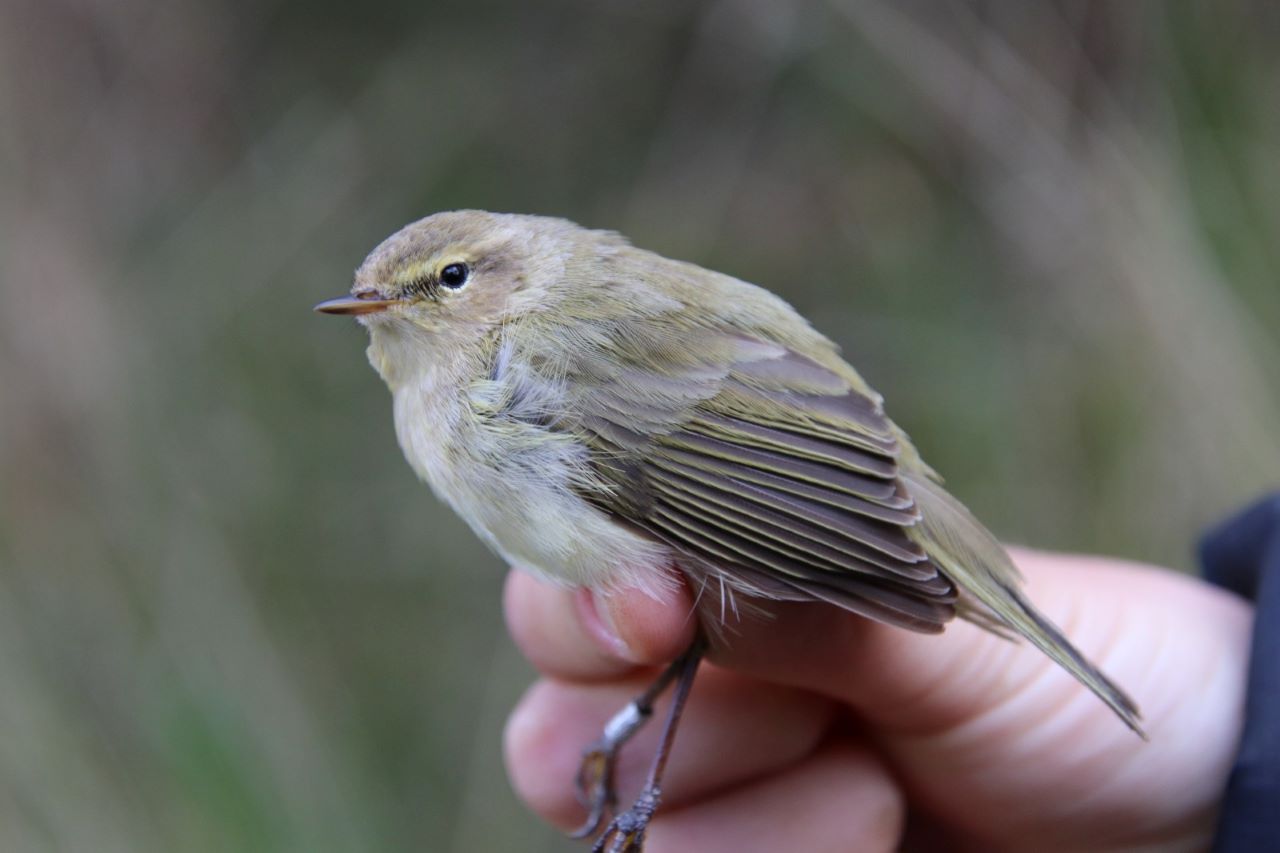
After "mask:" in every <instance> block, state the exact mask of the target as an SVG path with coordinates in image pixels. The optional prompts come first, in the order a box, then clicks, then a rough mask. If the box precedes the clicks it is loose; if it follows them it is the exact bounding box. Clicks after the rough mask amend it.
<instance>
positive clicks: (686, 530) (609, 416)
mask: <svg viewBox="0 0 1280 853" xmlns="http://www.w3.org/2000/svg"><path fill="white" fill-rule="evenodd" d="M316 310H317V311H321V312H324V313H327V314H342V315H351V316H354V317H356V318H357V319H358V320H359V322H360V323H362V324H363V325H364V326H365V327H366V328H367V329H368V330H369V337H370V343H369V349H368V356H369V361H370V362H371V363H372V365H373V367H374V369H375V370H377V372H378V373H379V374H380V375H381V376H382V378H383V380H385V381H386V383H387V386H388V387H389V388H390V390H391V394H392V398H393V401H394V406H393V408H394V413H395V427H396V435H397V437H398V439H399V442H400V446H401V448H402V449H403V450H404V454H405V457H406V458H407V459H408V461H409V464H410V465H411V466H413V469H414V470H415V471H416V472H417V473H418V475H419V476H420V477H421V478H422V479H424V480H426V482H427V483H429V484H430V486H431V488H432V489H433V490H434V491H435V493H436V495H438V496H439V497H440V498H441V499H442V500H444V501H445V502H446V503H448V504H449V505H450V506H451V507H453V509H454V510H455V511H456V512H457V513H458V514H459V515H460V516H462V518H464V519H465V520H466V521H467V522H468V523H469V524H470V525H471V527H472V529H474V530H475V532H476V533H477V534H478V535H479V536H480V538H481V539H483V540H484V541H485V542H486V543H487V544H488V545H489V546H490V547H491V548H492V549H493V550H494V551H496V552H497V553H498V554H499V555H501V556H502V557H503V558H504V559H505V560H507V561H508V562H509V563H511V564H513V565H516V566H520V567H523V568H525V569H528V570H530V571H532V572H534V573H535V574H537V575H538V576H540V577H543V578H545V579H548V580H551V581H554V582H556V583H559V584H562V585H567V586H571V587H587V588H590V589H592V590H595V591H598V592H601V593H605V594H607V593H608V592H609V591H611V590H619V589H624V588H639V589H642V590H649V591H654V590H658V589H661V588H662V587H664V586H666V585H669V584H672V583H675V582H676V580H677V578H676V576H675V575H674V574H673V572H676V571H678V572H681V573H683V575H684V576H685V578H687V579H688V582H689V583H690V584H691V585H692V587H693V588H694V589H695V590H700V591H701V593H702V594H700V595H699V602H700V604H699V607H700V621H701V624H702V630H701V631H700V633H699V639H698V640H696V641H695V642H694V644H693V646H691V647H690V649H689V650H688V651H687V652H685V653H684V654H683V655H682V656H681V657H680V658H679V659H678V660H676V661H674V662H673V663H672V664H671V666H670V667H668V668H667V669H666V670H665V671H664V672H663V673H662V675H661V676H660V677H659V678H658V680H657V681H656V682H655V683H654V684H653V686H652V687H651V688H650V689H649V690H646V691H645V692H644V693H643V694H641V695H640V696H638V697H637V698H636V699H635V700H634V701H633V702H632V703H630V704H629V705H628V706H627V707H626V708H624V709H622V711H620V712H619V713H618V715H617V716H616V717H615V718H614V719H613V720H611V721H610V722H609V724H608V725H607V726H606V727H605V731H604V734H603V735H602V737H601V738H600V740H599V741H597V742H596V743H595V744H593V745H591V746H590V747H589V748H588V749H587V750H586V752H585V753H584V758H583V763H582V768H581V770H580V772H579V775H578V779H577V785H578V789H579V795H580V797H581V799H582V800H583V802H584V804H585V805H586V806H587V807H588V809H589V811H590V815H589V817H588V820H587V821H586V824H585V825H584V826H583V827H582V829H581V830H580V831H579V832H578V833H576V835H578V836H580V837H585V836H588V835H594V834H596V833H597V832H599V831H600V828H601V827H602V826H605V820H606V819H607V818H609V817H610V814H611V813H612V812H614V811H616V809H615V805H616V795H615V792H614V787H613V768H614V763H615V760H616V756H617V753H618V751H619V749H620V748H621V746H622V744H623V743H624V742H625V741H626V740H627V739H628V738H629V737H631V735H632V734H634V732H635V731H636V730H637V729H638V728H640V726H641V725H642V724H643V723H644V722H645V720H647V719H648V718H649V716H650V715H651V714H652V711H653V704H654V701H655V699H656V698H657V697H658V696H659V695H660V694H661V693H662V692H663V691H664V690H665V689H666V688H667V687H668V686H670V685H671V684H672V683H673V682H674V683H675V688H674V698H673V701H672V706H671V711H670V712H669V715H668V717H667V721H666V726H665V729H664V733H663V738H662V741H661V746H660V748H659V751H658V754H657V755H656V756H655V758H654V761H653V765H652V767H651V769H650V773H649V778H648V780H647V782H646V785H645V789H644V791H643V792H642V793H641V795H640V797H639V798H638V799H637V800H636V801H635V803H634V804H633V805H632V806H631V807H630V808H629V809H627V810H626V811H624V812H622V813H621V814H617V815H616V816H613V817H612V819H611V820H610V822H609V823H608V825H607V826H605V829H604V831H603V833H602V834H600V835H599V838H598V840H597V842H596V848H595V849H596V850H598V851H603V850H605V849H606V847H607V849H608V850H610V851H638V850H640V849H641V847H642V845H643V842H644V835H645V828H646V826H647V825H648V822H649V819H650V818H651V817H652V815H653V813H654V810H655V809H657V807H658V804H659V801H660V798H661V777H662V771H663V768H664V766H665V762H666V757H667V754H668V753H669V751H670V749H671V745H672V742H673V740H674V737H675V732H676V727H677V725H678V722H679V718H680V711H681V709H682V707H683V704H684V700H685V697H686V696H687V695H688V691H689V688H690V686H691V684H692V682H693V679H694V675H695V674H696V671H697V667H698V663H699V660H700V658H701V656H702V654H703V651H704V649H705V646H706V639H705V638H706V637H707V635H708V633H711V634H715V633H717V632H718V631H719V630H720V628H721V627H722V621H723V620H724V619H726V618H728V617H727V615H726V614H727V613H728V612H737V609H738V607H739V605H740V604H744V605H748V606H749V605H750V604H751V602H760V601H761V600H764V601H770V600H774V601H778V600H787V601H812V602H818V603H822V604H825V605H828V606H835V607H840V608H843V609H845V610H848V611H851V612H853V613H856V614H859V615H861V616H865V617H869V618H871V619H876V620H880V621H882V622H886V623H889V624H891V625H896V626H899V627H902V628H906V629H910V630H913V631H923V632H935V633H936V632H940V631H942V629H943V627H944V626H945V625H946V623H947V622H948V621H950V620H951V619H953V618H955V617H957V616H958V617H960V618H962V619H966V620H969V621H971V622H974V623H976V624H978V625H979V626H981V627H983V628H986V629H988V630H990V631H993V632H995V633H998V634H1000V635H1003V636H1005V637H1009V638H1017V637H1021V638H1024V639H1026V640H1028V641H1030V642H1031V643H1032V644H1033V645H1035V646H1036V647H1037V648H1039V649H1040V650H1041V651H1042V652H1044V653H1045V654H1046V655H1048V656H1049V657H1050V658H1051V659H1053V660H1054V661H1055V662H1056V663H1057V664H1059V665H1060V666H1062V667H1063V668H1064V669H1066V670H1067V671H1068V672H1070V673H1071V674H1072V675H1073V676H1075V677H1076V678H1077V679H1078V680H1079V681H1080V682H1081V683H1082V684H1084V685H1085V686H1086V687H1088V688H1089V689H1090V690H1092V691H1093V692H1094V693H1095V694H1097V696H1098V697H1099V698H1100V699H1101V700H1102V701H1103V702H1105V703H1106V704H1107V705H1108V706H1109V707H1110V708H1111V709H1112V710H1113V711H1114V712H1115V713H1116V714H1117V715H1118V716H1119V717H1120V719H1121V720H1123V721H1124V723H1125V724H1127V725H1128V726H1129V727H1130V728H1132V729H1133V730H1134V731H1136V732H1138V733H1139V734H1141V728H1140V723H1139V713H1138V710H1137V707H1136V706H1135V705H1134V703H1133V701H1132V700H1131V699H1130V698H1129V697H1128V696H1127V695H1125V693H1124V692H1123V691H1122V690H1121V689H1120V688H1119V687H1117V686H1116V685H1115V684H1113V683H1112V682H1111V681H1110V680H1108V679H1107V677H1106V676H1105V675H1103V674H1102V673H1101V672H1099V671H1098V669H1097V668H1096V667H1095V666H1094V665H1093V664H1092V663H1090V662H1089V661H1088V660H1086V659H1085V658H1084V656H1083V655H1081V653H1080V652H1079V651H1077V650H1076V649H1075V647H1073V646H1072V645H1071V643H1070V642H1069V641H1068V640H1067V639H1066V637H1064V636H1063V635H1062V633H1061V632H1060V631H1059V630H1058V629H1057V628H1056V627H1054V625H1053V624H1052V623H1050V622H1049V621H1048V620H1047V619H1046V618H1045V617H1044V616H1042V615H1041V614H1040V613H1038V612H1037V611H1036V609H1035V608H1034V607H1033V606H1032V605H1031V603H1030V602H1029V601H1028V600H1027V599H1026V598H1025V597H1024V596H1023V594H1022V593H1021V592H1020V590H1019V586H1020V579H1019V576H1018V572H1017V570H1016V569H1015V568H1014V566H1013V564H1012V562H1011V561H1010V559H1009V557H1008V555H1007V554H1006V553H1005V551H1004V549H1003V548H1002V547H1001V546H1000V544H999V543H998V542H997V541H996V539H995V537H994V536H993V535H992V534H991V533H989V532H988V531H987V530H986V528H984V527H983V526H982V525H981V524H980V523H979V522H978V521H977V520H976V519H975V518H974V517H973V516H972V515H971V514H970V513H969V511H968V510H967V509H966V508H965V507H964V506H963V505H961V504H960V502H959V501H957V500H956V499H955V498H953V497H952V496H951V495H950V494H948V493H947V492H946V491H945V490H944V489H943V487H942V483H941V480H940V478H939V477H938V475H937V474H936V473H934V471H933V470H932V469H931V468H930V467H929V466H928V465H926V464H925V462H924V461H923V460H922V459H921V458H920V455H919V454H918V453H917V452H916V449H915V447H914V446H912V444H911V441H910V439H909V438H908V437H907V435H906V433H904V432H903V431H902V430H901V429H900V428H899V427H898V426H897V425H896V424H895V423H894V422H893V421H891V420H890V419H889V418H888V416H887V415H886V414H885V412H884V407H883V405H882V398H881V397H880V395H879V394H877V393H876V392H875V391H874V390H872V389H871V387H870V386H868V385H867V383H866V382H864V381H863V379H862V377H861V376H859V375H858V373H857V371H855V370H854V369H853V368H852V367H851V366H849V364H848V363H846V362H845V361H844V360H843V359H842V358H841V356H840V354H839V351H838V349H837V347H836V346H835V345H834V344H833V343H832V342H831V341H829V340H828V339H827V338H825V337H824V336H823V335H821V334H819V333H818V332H817V331H815V330H814V329H813V328H812V327H811V326H810V325H809V323H808V322H806V321H805V320H804V318H802V317H801V316H800V315H799V314H797V313H796V311H795V310H794V309H792V308H791V306H789V305H788V304H786V303H785V302H783V301H782V300H781V299H779V298H778V297H777V296H774V295H773V294H772V293H770V292H768V291H766V290H764V289H762V288H760V287H757V286H755V285H752V284H748V283H746V282H744V281H740V280H738V279H736V278H733V277H731V276H728V275H723V274H721V273H717V272H712V271H710V270H706V269H703V268H701V267H698V266H695V265H694V264H691V263H685V262H681V261H675V260H670V259H668V258H665V257H662V256H660V255H657V254H654V253H652V252H648V251H644V250H641V249H637V248H635V247H633V246H632V245H631V244H630V243H628V242H627V240H626V239H624V238H623V237H622V236H620V235H618V234H616V233H613V232H609V231H595V230H589V229H586V228H582V227H581V226H578V225H576V224H574V223H572V222H569V221H567V220H563V219H554V218H549V217H541V216H525V215H515V214H496V213H487V212H484V211H476V210H463V211H452V212H445V213H437V214H435V215H432V216H428V217H426V218H425V219H421V220H419V221H417V222H414V223H412V224H410V225H407V226H405V227H404V228H402V229H401V230H400V231H398V232H397V233H395V234H393V235H392V236H391V237H389V238H387V240H385V241H384V242H383V243H382V244H381V245H379V246H378V247H377V248H376V249H374V250H373V252H372V253H371V254H370V255H369V256H368V258H366V259H365V261H364V263H363V264H361V265H360V268H359V269H358V270H357V271H356V274H355V283H354V285H353V286H352V288H351V293H350V295H349V296H344V297H340V298H338V299H331V300H329V301H327V302H322V303H320V304H319V305H317V306H316Z"/></svg>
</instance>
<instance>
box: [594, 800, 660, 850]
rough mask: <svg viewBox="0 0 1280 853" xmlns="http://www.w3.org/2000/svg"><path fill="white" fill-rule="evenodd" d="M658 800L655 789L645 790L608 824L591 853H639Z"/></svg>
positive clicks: (642, 847)
mask: <svg viewBox="0 0 1280 853" xmlns="http://www.w3.org/2000/svg"><path fill="white" fill-rule="evenodd" d="M660 800H661V795H660V794H659V792H658V789H657V788H646V789H645V790H644V793H642V794H641V795H640V797H639V798H638V799H637V800H636V801H635V803H633V804H632V806H631V808H629V809H627V810H626V811H625V812H623V813H622V814H620V815H618V816H617V817H615V818H614V819H613V820H612V821H611V822H610V823H609V826H608V828H606V829H605V831H604V833H603V834H602V835H601V836H600V837H599V838H598V839H596V843H595V846H594V847H592V848H591V853H640V851H641V850H643V849H644V834H645V830H647V829H648V828H649V821H650V820H652V819H653V813H654V812H655V811H657V810H658V803H659V801H660ZM610 842H612V843H610ZM606 845H607V847H606Z"/></svg>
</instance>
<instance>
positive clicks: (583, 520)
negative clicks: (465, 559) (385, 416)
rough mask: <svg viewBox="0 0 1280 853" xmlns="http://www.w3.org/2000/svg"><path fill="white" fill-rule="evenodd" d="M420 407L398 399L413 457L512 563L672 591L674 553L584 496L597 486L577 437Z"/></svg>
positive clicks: (598, 582)
mask: <svg viewBox="0 0 1280 853" xmlns="http://www.w3.org/2000/svg"><path fill="white" fill-rule="evenodd" d="M414 398H416V399H414ZM421 399H422V398H421V396H420V395H410V394H397V395H396V433H397V437H398V438H399V440H400V446H401V448H402V449H403V450H404V454H405V457H406V458H407V459H408V461H409V464H410V465H411V466H412V467H413V468H414V470H415V471H416V472H417V473H418V475H419V476H420V477H422V478H423V479H424V480H425V481H426V482H427V483H428V484H429V485H430V486H431V488H432V490H433V491H434V492H435V493H436V494H437V495H438V496H439V497H440V498H441V499H443V500H444V501H445V502H446V503H448V504H449V505H450V506H451V507H452V508H453V509H454V511H455V512H457V513H458V515H459V516H461V517H462V518H463V519H464V520H466V522H467V523H468V524H469V525H470V526H471V528H472V530H474V531H475V532H476V534H477V535H478V536H479V537H480V538H481V539H482V540H484V541H485V543H486V544H488V545H489V546H490V547H491V548H492V549H493V550H494V551H496V552H497V553H498V554H499V555H500V556H501V557H503V559H505V560H506V561H507V562H509V563H511V564H513V565H516V566H519V567H521V568H523V569H526V570H529V571H531V572H533V573H535V574H537V575H540V576H542V577H544V578H547V579H550V580H553V581H555V582H557V583H561V584H567V585H572V586H587V587H593V588H611V587H620V586H638V587H641V588H649V589H654V588H656V587H659V586H662V585H664V584H665V583H667V582H669V580H670V575H669V567H670V564H671V552H670V550H669V549H668V548H667V547H666V546H665V545H662V544H661V543H659V542H657V541H655V540H653V539H650V538H648V537H646V536H644V535H643V534H641V533H637V532H635V531H633V530H632V529H630V528H628V527H624V526H622V525H620V524H618V523H617V522H615V521H614V520H613V519H611V518H610V517H609V516H608V515H606V514H605V513H603V512H601V511H600V510H599V509H597V508H596V507H595V506H593V505H591V504H590V503H588V502H587V501H586V500H585V499H584V498H583V497H582V491H583V490H584V489H589V488H591V487H592V483H591V477H590V469H589V465H588V459H587V453H588V451H587V449H586V448H585V447H584V446H583V445H582V444H580V443H579V442H577V441H576V440H575V439H574V438H573V437H572V436H569V435H566V434H563V433H552V432H549V431H547V430H545V429H544V428H542V427H539V426H535V425H533V424H527V423H523V422H511V421H506V420H503V419H495V418H489V417H480V416H477V415H475V413H474V412H472V411H471V410H470V409H469V407H467V406H465V405H460V406H458V408H457V409H456V410H455V411H453V412H448V413H443V412H436V413H433V415H434V416H432V415H428V414H427V413H426V412H424V411H423V409H422V405H423V404H422V402H421ZM424 427H425V428H424Z"/></svg>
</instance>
